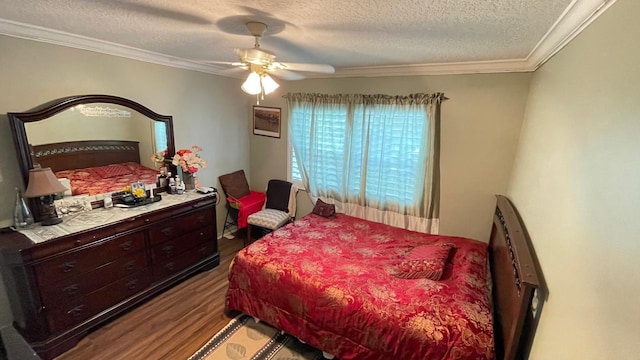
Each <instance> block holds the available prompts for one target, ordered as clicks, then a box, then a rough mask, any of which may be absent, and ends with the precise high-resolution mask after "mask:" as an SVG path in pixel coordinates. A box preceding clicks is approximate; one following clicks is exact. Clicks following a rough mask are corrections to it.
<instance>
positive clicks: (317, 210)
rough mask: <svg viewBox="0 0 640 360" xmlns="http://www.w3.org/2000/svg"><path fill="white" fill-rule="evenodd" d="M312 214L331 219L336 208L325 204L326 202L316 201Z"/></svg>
mask: <svg viewBox="0 0 640 360" xmlns="http://www.w3.org/2000/svg"><path fill="white" fill-rule="evenodd" d="M312 213H314V214H316V215H320V216H324V217H326V218H328V217H332V216H334V215H335V214H336V206H335V205H333V204H327V203H326V202H324V201H322V200H320V199H318V200H317V201H316V204H315V206H314V207H313V211H312Z"/></svg>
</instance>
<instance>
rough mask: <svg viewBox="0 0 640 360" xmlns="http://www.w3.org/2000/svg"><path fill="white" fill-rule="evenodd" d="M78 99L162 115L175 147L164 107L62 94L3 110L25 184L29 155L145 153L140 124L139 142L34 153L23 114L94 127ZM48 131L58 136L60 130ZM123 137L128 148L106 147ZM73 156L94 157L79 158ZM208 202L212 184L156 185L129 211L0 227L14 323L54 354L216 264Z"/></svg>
mask: <svg viewBox="0 0 640 360" xmlns="http://www.w3.org/2000/svg"><path fill="white" fill-rule="evenodd" d="M79 107H80V108H82V107H84V108H87V107H89V108H95V109H100V110H101V111H103V109H108V110H109V111H110V113H128V114H129V115H128V117H127V118H130V119H131V121H142V122H141V123H140V125H141V126H136V127H135V128H138V129H151V128H158V127H157V126H148V125H149V123H151V124H154V123H159V124H162V126H160V128H161V129H162V128H163V129H164V132H166V134H165V135H166V140H164V141H166V142H165V143H163V144H162V145H161V146H163V147H166V148H167V151H168V153H169V154H172V153H173V152H175V146H174V137H173V123H172V117H171V116H169V115H160V114H157V113H155V112H153V111H152V110H150V109H148V108H147V107H145V106H143V105H141V104H138V103H136V102H134V101H132V100H129V99H125V98H121V97H117V96H111V95H80V96H71V97H66V98H62V99H57V100H54V101H52V102H50V103H47V104H45V105H43V106H41V107H38V108H36V109H35V110H33V111H29V112H25V113H9V114H8V117H9V120H10V122H11V127H12V130H13V135H14V144H15V146H16V153H17V155H18V162H19V165H20V170H21V172H22V174H23V178H24V181H25V185H26V182H27V177H25V176H24V175H25V174H28V171H29V169H30V168H32V167H33V166H34V164H35V163H43V164H45V165H47V166H52V167H53V168H55V169H63V170H64V169H71V168H74V166H81V167H86V166H92V165H96V166H103V165H108V164H109V163H110V162H113V161H114V159H116V160H115V161H120V160H118V159H125V158H123V157H121V155H119V154H120V153H126V159H127V161H135V159H139V160H140V161H143V159H145V158H146V159H148V158H150V156H146V155H145V154H144V153H143V151H144V150H142V148H143V147H144V148H146V145H144V144H152V143H153V141H148V136H152V135H147V134H144V136H143V137H142V138H141V139H140V140H139V141H136V143H139V144H141V145H140V150H138V148H137V147H130V146H124V147H122V146H121V145H120V144H117V145H113V144H103V143H100V144H91V145H89V144H88V143H87V142H86V141H85V142H84V143H83V146H73V147H72V148H73V149H75V150H74V151H76V150H78V149H80V150H78V151H84V150H85V149H86V150H87V151H91V152H92V155H91V156H86V155H85V154H82V153H80V154H73V155H71V157H67V155H69V153H70V152H69V151H68V152H61V153H59V152H56V151H53V153H55V154H56V156H54V157H53V158H49V157H47V156H44V157H38V154H36V152H34V151H33V149H34V148H39V147H42V146H44V147H45V148H46V144H45V145H40V144H37V141H35V139H37V138H38V134H36V133H33V132H30V131H32V130H33V129H37V128H38V127H34V126H29V124H32V123H36V122H47V121H66V122H69V121H72V122H73V121H76V122H78V123H76V124H75V126H74V127H75V128H83V127H86V128H91V127H95V126H92V125H91V124H92V123H91V121H92V120H94V118H95V114H96V112H95V111H92V112H87V113H88V114H91V116H86V117H84V116H81V117H78V116H77V114H71V112H74V111H75V110H76V109H78V108H79ZM74 116H76V117H74ZM60 117H64V120H61V119H60ZM54 119H55V120H54ZM134 119H141V120H134ZM122 121H126V119H123V120H122ZM25 125H26V126H25ZM89 133H90V131H89V130H87V134H89ZM88 138H89V136H87V139H88ZM55 141H56V144H63V143H64V139H63V140H61V139H55ZM117 142H119V140H118V141H117ZM32 143H36V144H35V146H34V145H33V144H32ZM121 147H122V148H126V149H135V150H134V151H133V152H134V153H132V152H131V151H129V150H127V151H125V152H121V151H117V152H113V151H110V150H113V149H114V148H117V149H118V150H119V149H120V148H121ZM105 149H106V150H105ZM148 151H149V153H150V152H151V151H152V149H148ZM45 153H46V154H51V153H52V151H43V154H45ZM114 154H115V155H114ZM58 155H59V156H58ZM114 156H115V158H114ZM87 159H88V160H87ZM96 159H97V160H96ZM80 161H93V163H82V164H81V165H80V164H79V162H80ZM96 161H97V162H96ZM216 203H217V194H216V193H209V194H200V193H196V192H189V193H187V194H184V195H163V199H162V201H158V202H153V203H151V204H148V205H145V206H144V207H142V208H136V211H135V212H131V211H125V210H127V209H121V208H115V207H113V208H99V209H94V210H92V211H89V212H85V213H78V214H74V215H70V216H68V217H66V218H65V221H64V222H63V223H61V224H59V225H53V226H48V227H46V229H43V227H41V226H39V225H36V226H34V227H32V228H30V229H25V230H21V231H19V232H17V231H16V232H11V233H3V234H0V270H1V271H2V277H3V280H4V282H5V287H6V289H7V296H8V298H9V303H10V305H11V311H12V314H13V317H14V322H13V327H14V328H15V329H16V330H17V332H18V333H20V335H21V336H22V337H23V338H24V339H25V340H26V342H27V343H28V344H29V346H31V347H32V348H33V350H34V351H35V352H36V353H37V354H38V355H39V356H40V357H41V358H43V359H45V360H46V359H52V358H54V357H56V356H58V355H60V354H62V353H64V352H65V351H67V350H68V349H70V348H72V347H73V346H75V344H76V343H77V342H78V341H79V340H80V339H82V338H83V337H84V336H85V335H87V334H88V333H89V332H90V331H92V330H93V329H95V328H97V327H98V326H100V325H102V324H104V323H105V322H107V321H109V320H111V319H113V318H115V317H117V316H119V315H120V314H122V313H124V312H125V311H127V310H128V309H131V308H133V307H135V306H137V305H138V304H140V303H142V302H143V301H145V300H148V299H150V298H152V297H154V296H155V295H157V294H159V293H160V292H162V291H165V290H166V289H168V288H170V287H173V286H175V285H177V284H178V283H180V282H182V281H184V280H185V279H187V278H189V277H190V276H192V275H194V274H196V273H198V272H201V271H204V270H208V269H212V268H214V267H216V266H218V265H219V263H220V253H219V250H218V244H217V236H216V235H217V224H216V208H215V205H216Z"/></svg>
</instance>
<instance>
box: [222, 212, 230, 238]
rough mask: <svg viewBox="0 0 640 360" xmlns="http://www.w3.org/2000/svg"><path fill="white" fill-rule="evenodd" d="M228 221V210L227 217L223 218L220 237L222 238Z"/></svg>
mask: <svg viewBox="0 0 640 360" xmlns="http://www.w3.org/2000/svg"><path fill="white" fill-rule="evenodd" d="M228 219H229V210H227V216H225V217H224V226H223V227H222V237H224V232H225V231H226V230H227V220H228Z"/></svg>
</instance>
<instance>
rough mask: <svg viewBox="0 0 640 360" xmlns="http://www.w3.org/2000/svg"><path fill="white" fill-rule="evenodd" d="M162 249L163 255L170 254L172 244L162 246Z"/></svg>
mask: <svg viewBox="0 0 640 360" xmlns="http://www.w3.org/2000/svg"><path fill="white" fill-rule="evenodd" d="M162 251H164V253H165V255H167V256H169V255H171V253H173V245H167V246H164V247H163V248H162Z"/></svg>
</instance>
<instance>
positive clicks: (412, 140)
mask: <svg viewBox="0 0 640 360" xmlns="http://www.w3.org/2000/svg"><path fill="white" fill-rule="evenodd" d="M309 110H310V109H309V108H308V107H305V106H293V107H292V108H291V116H292V133H291V136H292V141H293V142H295V143H296V144H297V145H298V146H297V148H298V150H299V153H296V152H295V151H294V150H293V147H291V148H290V149H291V155H290V157H291V163H290V164H291V165H290V178H291V179H292V180H293V181H295V182H302V174H301V169H300V168H299V165H298V162H297V158H296V157H300V160H301V161H302V164H306V169H307V171H308V175H309V177H310V178H313V179H315V180H316V181H315V182H317V185H316V186H317V187H319V188H321V189H322V190H321V191H320V192H321V193H325V194H338V193H341V192H343V190H346V193H347V196H348V197H355V198H360V197H364V198H366V199H367V200H368V201H370V202H372V203H373V204H379V203H385V202H393V203H396V204H401V205H409V206H411V205H415V204H416V203H417V202H419V201H421V200H422V199H421V196H420V194H421V190H422V188H423V184H424V177H423V176H419V175H418V174H420V173H421V172H423V171H424V166H425V164H424V161H422V159H423V154H424V152H425V151H424V150H425V148H426V146H427V144H426V142H427V128H426V127H427V119H426V116H427V115H426V112H425V111H424V110H423V109H420V108H416V107H415V106H387V105H382V106H367V107H366V108H365V106H364V105H358V106H355V107H348V106H339V107H331V108H330V109H327V108H323V109H322V116H316V115H317V114H318V112H317V111H309ZM312 116H315V118H314V119H312ZM349 119H353V121H349ZM312 126H313V131H312V129H311V127H312ZM311 134H313V136H312V135H311ZM312 159H313V162H312V161H311V160H312ZM363 169H364V172H363ZM311 186H313V185H311ZM312 192H313V191H312Z"/></svg>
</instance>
